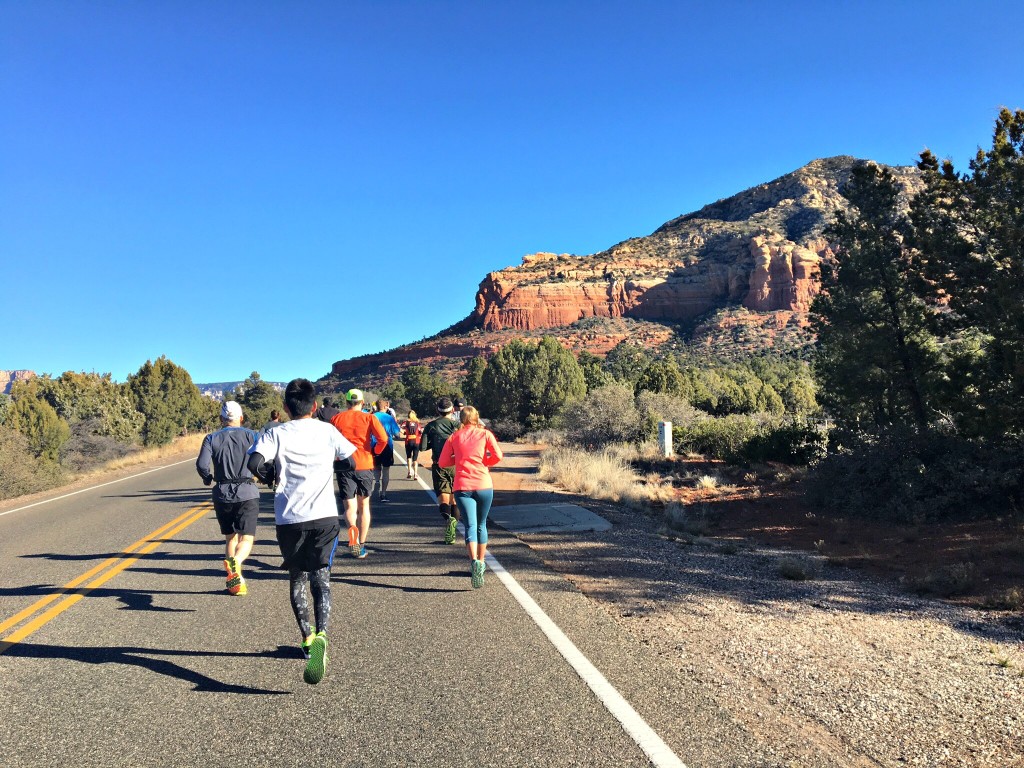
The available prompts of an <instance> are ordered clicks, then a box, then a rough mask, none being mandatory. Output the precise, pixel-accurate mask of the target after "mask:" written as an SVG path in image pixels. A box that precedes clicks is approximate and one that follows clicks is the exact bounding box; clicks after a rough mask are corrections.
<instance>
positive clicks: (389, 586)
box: [331, 574, 466, 594]
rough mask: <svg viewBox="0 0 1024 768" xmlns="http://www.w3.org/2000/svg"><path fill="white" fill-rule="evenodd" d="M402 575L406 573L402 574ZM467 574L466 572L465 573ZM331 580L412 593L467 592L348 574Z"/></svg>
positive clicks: (354, 585)
mask: <svg viewBox="0 0 1024 768" xmlns="http://www.w3.org/2000/svg"><path fill="white" fill-rule="evenodd" d="M401 575H402V576H404V575H406V574H401ZM463 575H465V574H463ZM331 581H340V582H342V583H344V584H350V585H352V586H353V587H379V588H381V589H397V590H399V591H401V592H409V593H411V594H423V593H445V592H465V591H466V590H464V589H437V588H435V587H403V586H402V585H400V584H383V583H381V582H379V581H366V580H365V579H350V578H348V577H346V576H335V577H334V578H332V579H331Z"/></svg>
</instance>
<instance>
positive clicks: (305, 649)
mask: <svg viewBox="0 0 1024 768" xmlns="http://www.w3.org/2000/svg"><path fill="white" fill-rule="evenodd" d="M315 639H316V632H313V633H312V634H310V636H309V637H307V638H306V639H305V640H303V641H302V642H301V643H299V648H300V649H301V650H302V658H304V659H308V658H309V649H310V648H312V647H313V641H314V640H315Z"/></svg>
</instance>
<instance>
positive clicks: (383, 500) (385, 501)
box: [377, 496, 391, 504]
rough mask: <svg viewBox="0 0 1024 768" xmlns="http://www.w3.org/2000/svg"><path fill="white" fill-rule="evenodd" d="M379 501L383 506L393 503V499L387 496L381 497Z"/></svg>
mask: <svg viewBox="0 0 1024 768" xmlns="http://www.w3.org/2000/svg"><path fill="white" fill-rule="evenodd" d="M377 501H378V502H380V503H381V504H387V503H388V502H389V501H391V499H389V498H388V497H387V496H381V497H380V498H379V499H377Z"/></svg>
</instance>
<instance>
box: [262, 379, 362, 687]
mask: <svg viewBox="0 0 1024 768" xmlns="http://www.w3.org/2000/svg"><path fill="white" fill-rule="evenodd" d="M284 404H285V409H287V411H288V415H289V416H290V417H291V421H288V422H286V423H284V424H281V425H280V426H278V427H274V428H273V429H270V430H267V431H266V432H264V433H263V434H261V435H260V436H259V438H258V439H257V440H256V442H255V444H254V445H253V446H252V447H251V448H250V449H249V460H248V466H249V469H250V470H251V471H252V473H253V474H255V475H257V476H259V477H260V478H261V479H262V480H264V482H267V481H268V480H269V481H271V482H274V483H275V485H274V519H275V522H276V523H277V543H278V544H279V545H280V547H281V555H282V556H283V557H284V562H283V563H282V564H281V567H282V568H285V569H287V571H288V575H289V578H290V582H291V602H292V609H293V610H294V612H295V618H296V620H297V621H298V623H299V632H300V633H301V634H302V638H303V640H302V646H301V647H302V652H303V655H304V656H305V657H306V659H307V661H306V669H305V671H304V672H303V675H302V677H303V679H304V680H305V681H306V682H307V683H310V684H313V685H315V684H316V683H319V682H320V681H321V680H322V679H323V676H324V671H325V669H326V666H327V624H328V621H329V620H330V616H331V564H332V562H333V559H334V550H335V547H336V546H337V544H338V533H339V532H340V530H341V523H340V521H339V518H338V502H337V500H336V498H335V495H334V462H335V460H336V459H337V460H346V459H349V457H351V456H352V454H354V453H355V450H356V448H355V446H354V445H352V443H350V442H349V441H348V440H346V439H345V437H344V436H343V435H342V434H341V433H340V432H339V431H338V430H337V429H335V428H334V427H333V426H332V425H331V424H327V423H325V422H323V421H320V420H319V419H314V418H311V417H312V415H313V413H314V412H315V411H316V391H315V390H314V388H313V384H312V383H311V382H310V381H309V380H307V379H293V380H292V381H290V382H288V386H287V387H286V388H285V391H284ZM307 584H308V585H309V589H310V591H311V592H312V595H313V618H314V620H315V626H314V624H312V623H311V622H310V615H309V603H308V602H307V595H306V585H307Z"/></svg>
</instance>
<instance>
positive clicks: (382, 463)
mask: <svg viewBox="0 0 1024 768" xmlns="http://www.w3.org/2000/svg"><path fill="white" fill-rule="evenodd" d="M394 465H395V447H394V446H393V445H389V446H388V447H387V448H385V449H384V450H383V451H381V452H380V455H379V456H374V457H373V466H375V467H393V466H394Z"/></svg>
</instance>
